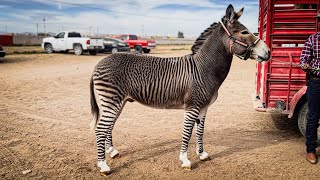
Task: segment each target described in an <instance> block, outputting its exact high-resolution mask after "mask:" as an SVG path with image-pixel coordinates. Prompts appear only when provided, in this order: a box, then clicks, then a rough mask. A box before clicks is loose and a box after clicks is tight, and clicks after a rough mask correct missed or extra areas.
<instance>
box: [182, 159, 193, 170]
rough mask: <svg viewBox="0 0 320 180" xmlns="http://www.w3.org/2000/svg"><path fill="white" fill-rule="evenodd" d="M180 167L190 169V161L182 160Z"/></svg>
mask: <svg viewBox="0 0 320 180" xmlns="http://www.w3.org/2000/svg"><path fill="white" fill-rule="evenodd" d="M181 167H182V168H183V169H191V161H189V160H185V161H182V165H181Z"/></svg>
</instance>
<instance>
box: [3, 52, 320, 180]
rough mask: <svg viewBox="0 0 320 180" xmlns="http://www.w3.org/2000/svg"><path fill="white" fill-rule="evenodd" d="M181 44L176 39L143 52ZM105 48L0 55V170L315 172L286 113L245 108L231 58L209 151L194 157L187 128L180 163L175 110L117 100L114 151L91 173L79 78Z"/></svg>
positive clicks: (210, 125)
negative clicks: (187, 165)
mask: <svg viewBox="0 0 320 180" xmlns="http://www.w3.org/2000/svg"><path fill="white" fill-rule="evenodd" d="M187 53H189V51H188V50H186V48H185V46H183V47H176V48H163V49H162V50H161V49H160V50H157V51H155V52H154V54H153V55H156V56H180V55H183V54H187ZM151 55H152V54H151ZM106 56H108V55H97V56H89V55H83V56H75V55H73V54H16V55H9V56H6V57H5V58H4V59H3V60H0V93H1V94H0V121H1V126H0V138H1V141H0V179H60V178H61V179H75V178H76V179H106V178H108V179H319V178H320V174H319V168H320V165H319V164H317V165H311V164H309V163H307V162H306V160H305V158H304V152H305V147H304V138H303V137H301V135H300V133H299V132H298V129H297V127H296V125H295V123H294V122H293V121H291V120H288V119H287V118H286V117H285V116H281V115H276V114H268V113H259V112H255V111H254V110H253V107H252V101H251V94H252V93H253V92H254V78H255V62H254V61H241V60H239V59H234V61H233V64H232V68H231V71H230V74H229V76H228V77H227V79H226V81H225V82H224V84H223V85H222V87H221V88H220V91H219V97H218V100H217V101H216V103H214V104H213V105H211V107H210V108H209V110H208V114H207V118H206V125H205V135H204V142H205V145H204V147H205V150H206V151H207V152H208V153H209V155H210V158H211V160H210V161H205V162H201V161H200V160H199V159H198V157H197V156H196V154H195V138H194V137H193V138H192V139H191V142H190V147H189V158H190V160H191V161H192V170H191V171H184V170H182V169H181V167H180V166H181V162H180V161H179V160H178V155H179V150H180V144H181V133H182V127H183V110H159V109H152V108H148V107H145V106H142V105H140V104H138V103H127V105H126V107H125V108H124V111H123V112H122V114H121V116H120V118H119V119H118V121H117V124H116V126H115V128H114V131H113V137H114V145H115V147H116V148H117V149H118V150H119V151H120V154H121V157H120V158H118V159H114V160H111V159H109V158H108V163H109V165H110V166H111V168H112V174H111V175H110V176H108V177H106V178H105V177H101V176H100V175H99V169H98V168H97V166H96V154H97V152H96V144H95V135H94V132H93V131H90V130H89V124H90V122H91V120H92V117H91V114H90V104H89V79H90V75H91V73H92V70H93V67H94V66H95V65H96V63H97V62H98V61H99V60H101V59H102V58H104V57H106ZM193 136H194V134H193ZM26 170H30V171H31V172H30V171H26Z"/></svg>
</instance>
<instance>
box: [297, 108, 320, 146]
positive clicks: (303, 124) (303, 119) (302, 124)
mask: <svg viewBox="0 0 320 180" xmlns="http://www.w3.org/2000/svg"><path fill="white" fill-rule="evenodd" d="M307 113H308V103H307V102H306V103H304V104H303V105H302V107H301V108H300V110H299V115H298V127H299V131H300V133H301V134H302V135H303V136H306V128H307ZM319 142H320V132H319V128H318V144H319Z"/></svg>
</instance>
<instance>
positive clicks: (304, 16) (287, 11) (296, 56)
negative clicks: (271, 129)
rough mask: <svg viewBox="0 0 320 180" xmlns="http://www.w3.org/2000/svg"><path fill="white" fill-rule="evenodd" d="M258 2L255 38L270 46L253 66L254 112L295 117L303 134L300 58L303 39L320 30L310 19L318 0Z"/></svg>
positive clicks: (319, 3)
mask: <svg viewBox="0 0 320 180" xmlns="http://www.w3.org/2000/svg"><path fill="white" fill-rule="evenodd" d="M259 1H260V2H259V28H258V32H259V38H260V39H262V40H264V41H265V42H266V43H267V45H268V46H269V47H270V51H271V56H270V60H269V61H267V62H258V63H257V64H256V86H255V93H254V104H255V110H257V111H260V112H267V111H274V110H276V111H280V112H281V113H283V114H287V115H288V117H289V118H293V117H296V118H297V119H298V121H297V122H298V127H299V130H300V132H301V133H302V134H303V135H304V134H305V127H306V113H307V108H308V106H307V101H306V73H305V72H303V71H302V70H301V68H300V55H301V51H302V48H303V46H304V43H305V41H306V40H307V38H308V37H309V36H310V35H311V34H313V33H315V32H317V31H319V30H320V28H319V22H318V21H319V20H318V19H317V18H314V16H316V15H317V13H318V12H319V9H320V7H319V6H320V0H259ZM319 103H320V102H319ZM318 132H319V131H318Z"/></svg>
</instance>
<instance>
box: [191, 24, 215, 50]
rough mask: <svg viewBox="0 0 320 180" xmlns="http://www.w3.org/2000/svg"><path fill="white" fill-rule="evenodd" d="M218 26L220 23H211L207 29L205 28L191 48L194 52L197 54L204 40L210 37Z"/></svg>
mask: <svg viewBox="0 0 320 180" xmlns="http://www.w3.org/2000/svg"><path fill="white" fill-rule="evenodd" d="M217 26H218V23H213V24H211V25H210V26H209V27H208V28H207V29H206V30H204V31H203V32H202V33H201V35H200V36H199V37H198V38H197V40H196V41H195V42H194V44H193V46H192V48H191V50H192V54H196V53H197V52H198V51H199V49H200V48H201V47H202V45H203V44H204V42H205V41H206V40H207V39H208V37H209V36H210V34H211V33H212V32H213V30H214V29H215V28H216V27H217Z"/></svg>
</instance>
